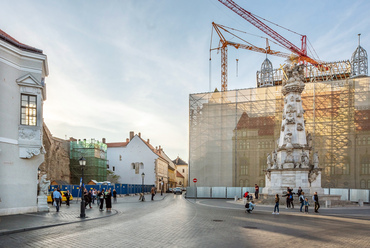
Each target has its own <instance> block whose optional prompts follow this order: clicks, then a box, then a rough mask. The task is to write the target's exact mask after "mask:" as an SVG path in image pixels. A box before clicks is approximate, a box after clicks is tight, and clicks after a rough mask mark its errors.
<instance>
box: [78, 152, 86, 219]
mask: <svg viewBox="0 0 370 248" xmlns="http://www.w3.org/2000/svg"><path fill="white" fill-rule="evenodd" d="M78 162H79V163H80V166H81V172H82V174H81V186H82V187H81V213H80V218H85V217H86V215H85V199H84V196H83V194H84V191H85V187H84V167H85V165H86V159H85V158H84V157H81V158H80V160H78Z"/></svg>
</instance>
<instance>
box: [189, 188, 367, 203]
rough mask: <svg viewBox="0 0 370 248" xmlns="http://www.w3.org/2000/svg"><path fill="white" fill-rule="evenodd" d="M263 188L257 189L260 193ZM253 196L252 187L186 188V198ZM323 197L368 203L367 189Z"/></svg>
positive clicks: (332, 192) (339, 191) (336, 190)
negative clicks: (247, 194)
mask: <svg viewBox="0 0 370 248" xmlns="http://www.w3.org/2000/svg"><path fill="white" fill-rule="evenodd" d="M262 190H263V187H260V188H259V192H260V193H261V192H262ZM247 191H248V192H249V193H250V194H254V187H187V188H186V198H210V199H232V198H235V196H236V197H238V198H242V197H243V195H244V193H245V192H247ZM324 194H325V195H340V196H341V200H343V201H352V202H359V201H360V200H362V201H363V202H370V190H369V189H340V188H324Z"/></svg>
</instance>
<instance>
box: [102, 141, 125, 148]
mask: <svg viewBox="0 0 370 248" xmlns="http://www.w3.org/2000/svg"><path fill="white" fill-rule="evenodd" d="M127 144H128V142H114V143H107V146H108V147H125V146H127Z"/></svg>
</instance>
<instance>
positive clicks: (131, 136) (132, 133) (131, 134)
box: [130, 131, 134, 140]
mask: <svg viewBox="0 0 370 248" xmlns="http://www.w3.org/2000/svg"><path fill="white" fill-rule="evenodd" d="M133 137H134V131H131V132H130V140H132V138H133Z"/></svg>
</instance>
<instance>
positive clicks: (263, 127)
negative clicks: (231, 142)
mask: <svg viewBox="0 0 370 248" xmlns="http://www.w3.org/2000/svg"><path fill="white" fill-rule="evenodd" d="M274 127H275V117H274V116H263V117H249V116H248V114H247V113H246V112H243V114H242V116H241V117H240V119H239V122H238V124H237V125H236V129H237V130H240V129H258V136H261V135H273V134H274Z"/></svg>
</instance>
